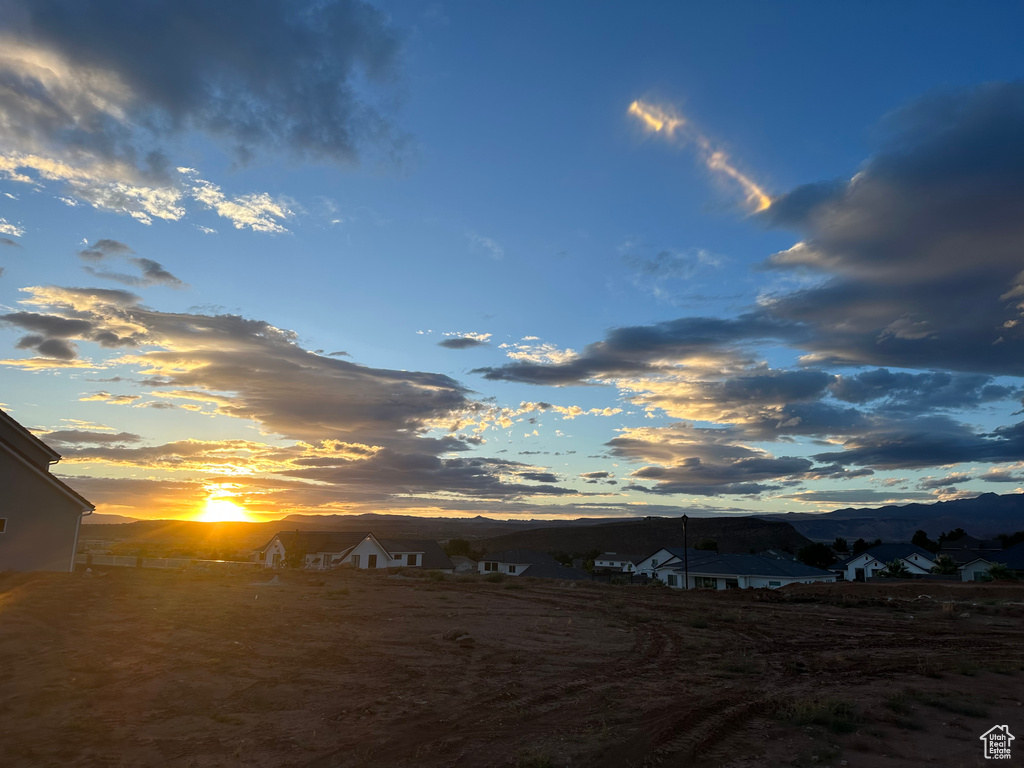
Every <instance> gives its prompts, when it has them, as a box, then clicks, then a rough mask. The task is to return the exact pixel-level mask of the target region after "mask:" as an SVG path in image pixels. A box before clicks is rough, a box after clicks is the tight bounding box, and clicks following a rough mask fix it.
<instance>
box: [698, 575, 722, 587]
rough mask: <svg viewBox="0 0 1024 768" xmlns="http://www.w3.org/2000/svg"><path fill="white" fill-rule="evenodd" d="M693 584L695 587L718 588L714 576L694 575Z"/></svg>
mask: <svg viewBox="0 0 1024 768" xmlns="http://www.w3.org/2000/svg"><path fill="white" fill-rule="evenodd" d="M693 586H695V587H696V588H697V589H718V579H716V578H715V577H714V576H694V577H693Z"/></svg>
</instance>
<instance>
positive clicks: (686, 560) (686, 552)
mask: <svg viewBox="0 0 1024 768" xmlns="http://www.w3.org/2000/svg"><path fill="white" fill-rule="evenodd" d="M689 519H690V518H688V517H687V516H686V515H683V580H684V581H683V589H689V588H690V548H689V547H688V546H687V543H686V523H687V521H688V520H689Z"/></svg>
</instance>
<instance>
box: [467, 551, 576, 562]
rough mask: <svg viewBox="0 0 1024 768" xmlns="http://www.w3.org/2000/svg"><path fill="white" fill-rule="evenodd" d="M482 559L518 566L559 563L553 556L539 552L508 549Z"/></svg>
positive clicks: (492, 553)
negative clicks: (523, 564)
mask: <svg viewBox="0 0 1024 768" xmlns="http://www.w3.org/2000/svg"><path fill="white" fill-rule="evenodd" d="M480 559H481V560H486V561H487V562H492V563H493V562H497V563H515V564H516V565H519V564H522V563H530V564H532V565H548V564H555V565H557V564H558V561H557V560H555V558H553V557H552V556H551V555H548V554H546V553H544V552H537V551H536V550H533V549H506V550H502V551H501V552H490V553H488V554H486V555H484V556H483V557H481V558H480Z"/></svg>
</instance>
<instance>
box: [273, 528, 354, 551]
mask: <svg viewBox="0 0 1024 768" xmlns="http://www.w3.org/2000/svg"><path fill="white" fill-rule="evenodd" d="M370 535H371V534H370V533H369V532H363V533H347V532H344V531H278V532H277V533H275V534H274V537H273V538H272V539H271V540H270V541H268V542H267V543H266V544H264V545H263V546H262V547H259V548H258V551H260V552H265V551H266V549H267V547H269V546H270V545H271V544H273V543H274V539H280V540H281V544H282V545H283V546H284V551H285V552H287V551H288V550H289V549H292V548H294V547H298V548H299V549H305V551H306V552H307V553H309V554H313V553H315V552H347V551H348V550H350V549H352V547H354V546H355V545H356V544H358V543H359V542H361V541H362V540H363V539H365V538H366V537H367V536H370Z"/></svg>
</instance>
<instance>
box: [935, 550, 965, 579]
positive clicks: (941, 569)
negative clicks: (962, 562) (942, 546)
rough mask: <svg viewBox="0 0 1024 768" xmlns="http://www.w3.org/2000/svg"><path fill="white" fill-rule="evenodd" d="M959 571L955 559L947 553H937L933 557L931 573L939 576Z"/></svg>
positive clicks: (952, 574) (954, 573)
mask: <svg viewBox="0 0 1024 768" xmlns="http://www.w3.org/2000/svg"><path fill="white" fill-rule="evenodd" d="M959 571H960V569H959V568H958V567H957V564H956V561H955V560H953V558H952V557H950V556H949V555H939V556H938V557H937V558H935V565H933V566H932V573H937V574H939V575H940V576H955V575H956V574H957V573H959Z"/></svg>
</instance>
